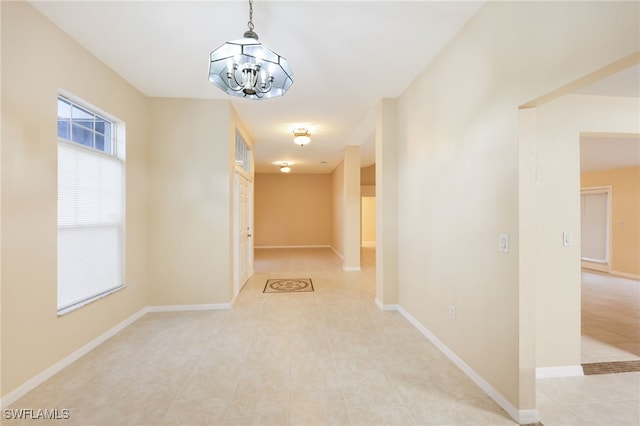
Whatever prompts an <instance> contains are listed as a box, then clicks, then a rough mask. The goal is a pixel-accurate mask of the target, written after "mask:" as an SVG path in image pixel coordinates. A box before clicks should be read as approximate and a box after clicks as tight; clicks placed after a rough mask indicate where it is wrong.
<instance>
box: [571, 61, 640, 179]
mask: <svg viewBox="0 0 640 426" xmlns="http://www.w3.org/2000/svg"><path fill="white" fill-rule="evenodd" d="M575 94H578V95H594V96H619V97H627V98H636V99H638V101H639V102H640V65H635V66H632V67H629V68H627V69H625V70H622V71H620V72H618V73H616V74H613V75H611V76H609V77H606V78H603V79H602V80H599V81H596V82H595V83H593V84H591V85H589V86H587V87H584V88H582V89H580V90H577V91H576V92H575ZM638 119H639V120H640V117H639V118H638ZM635 166H640V135H626V134H617V135H616V134H612V135H586V136H582V137H581V138H580V171H581V172H595V171H599V170H612V169H621V168H624V167H635Z"/></svg>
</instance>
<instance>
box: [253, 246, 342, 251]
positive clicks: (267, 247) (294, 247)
mask: <svg viewBox="0 0 640 426" xmlns="http://www.w3.org/2000/svg"><path fill="white" fill-rule="evenodd" d="M254 248H257V249H292V248H293V249H296V248H331V246H329V245H301V246H255V247H254ZM334 251H335V250H334Z"/></svg>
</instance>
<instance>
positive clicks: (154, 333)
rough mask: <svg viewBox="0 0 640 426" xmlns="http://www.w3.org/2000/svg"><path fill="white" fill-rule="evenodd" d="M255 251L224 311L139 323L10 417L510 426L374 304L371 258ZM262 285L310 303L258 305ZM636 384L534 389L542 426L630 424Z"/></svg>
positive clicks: (266, 299)
mask: <svg viewBox="0 0 640 426" xmlns="http://www.w3.org/2000/svg"><path fill="white" fill-rule="evenodd" d="M362 253H363V262H362V266H363V270H362V272H344V271H343V270H342V267H341V261H340V259H339V258H338V257H337V256H336V255H335V254H334V253H333V252H332V251H331V250H329V249H325V248H318V249H298V250H291V249H277V250H273V249H271V250H264V249H263V250H256V256H255V268H256V273H255V275H254V276H253V277H252V278H251V279H250V280H249V282H248V283H247V284H246V286H245V288H244V289H243V290H242V292H241V293H240V295H239V297H238V299H237V301H236V303H235V305H234V308H233V309H232V310H229V311H194V312H166V313H150V314H147V315H145V316H144V317H142V318H141V319H140V320H138V321H137V322H135V323H134V324H132V325H131V326H129V327H127V328H126V329H125V330H123V331H122V332H120V333H119V334H117V335H116V336H115V337H114V338H112V339H110V340H109V341H107V342H106V343H105V344H103V345H101V346H100V347H98V348H96V349H95V350H94V351H92V352H90V353H89V354H88V355H86V356H85V357H83V358H81V359H80V360H78V361H77V362H75V363H74V364H72V365H71V366H70V367H68V368H67V369H65V370H63V371H62V372H61V373H59V374H58V375H56V376H55V377H53V378H52V379H50V380H49V381H47V382H45V383H44V384H42V385H41V386H39V387H38V388H36V389H35V390H34V391H32V392H31V393H29V394H27V395H26V396H25V397H24V398H22V399H20V400H18V401H17V402H16V403H15V404H13V405H12V407H11V408H33V409H38V408H42V409H44V408H58V409H67V410H69V415H70V418H69V419H68V420H54V421H51V422H50V423H48V422H44V421H32V422H19V421H7V420H4V422H3V424H7V425H12V424H38V425H41V424H56V425H85V426H86V425H120V424H137V425H143V424H147V425H158V424H175V425H207V424H211V425H249V424H263V425H272V426H280V425H349V424H351V425H367V426H370V425H392V424H395V425H412V424H423V425H491V426H500V425H515V424H516V423H515V422H514V421H513V420H511V419H510V418H509V417H508V416H507V414H506V413H505V412H504V411H502V410H501V409H500V408H499V407H498V406H497V405H496V404H495V403H494V402H493V401H492V400H491V399H490V398H489V397H488V396H487V395H486V394H485V393H483V392H482V391H481V390H480V389H479V388H478V387H477V386H476V385H475V384H473V383H472V382H471V381H470V380H469V379H468V378H467V377H466V376H465V375H464V374H463V373H462V372H460V370H458V369H457V367H455V366H454V365H453V364H452V363H451V362H450V361H448V360H447V359H446V358H445V356H444V355H443V354H442V353H441V352H440V351H438V350H437V349H436V348H435V347H434V346H433V345H432V344H431V343H430V342H429V341H427V339H426V338H425V337H424V336H422V334H421V333H420V332H419V331H417V330H416V329H415V328H414V327H413V326H412V325H410V324H409V323H408V322H407V321H406V320H405V319H404V318H403V317H402V316H401V315H400V314H398V313H397V312H382V311H380V310H379V309H378V308H377V306H376V305H375V303H374V302H373V300H374V292H375V289H374V286H375V279H374V277H375V268H374V264H375V251H374V249H371V248H364V249H363V252H362ZM270 278H311V279H312V280H313V285H314V288H315V291H314V292H304V293H289V294H273V293H263V289H264V287H265V282H266V280H267V279H270ZM639 377H640V373H627V374H616V375H600V376H588V377H579V378H569V379H545V380H539V381H538V384H539V389H538V399H539V404H540V409H541V415H542V417H543V423H544V425H546V426H551V425H571V426H573V425H576V426H577V425H584V424H594V425H595V424H598V425H603V424H607V425H610V426H614V425H620V426H621V425H637V424H638V420H639V418H640V415H639V413H638V410H637V407H638V401H639V393H640V392H639V389H638V388H639V387H640V386H639V382H638V380H639Z"/></svg>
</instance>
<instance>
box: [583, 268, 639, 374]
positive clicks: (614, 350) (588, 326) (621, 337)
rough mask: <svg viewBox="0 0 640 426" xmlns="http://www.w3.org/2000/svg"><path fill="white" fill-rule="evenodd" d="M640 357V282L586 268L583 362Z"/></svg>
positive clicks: (584, 271) (584, 282) (584, 278)
mask: <svg viewBox="0 0 640 426" xmlns="http://www.w3.org/2000/svg"><path fill="white" fill-rule="evenodd" d="M634 360H640V282H639V281H637V280H631V279H628V278H621V277H615V276H612V275H608V274H604V273H600V272H595V271H588V270H583V271H582V363H591V362H606V361H634Z"/></svg>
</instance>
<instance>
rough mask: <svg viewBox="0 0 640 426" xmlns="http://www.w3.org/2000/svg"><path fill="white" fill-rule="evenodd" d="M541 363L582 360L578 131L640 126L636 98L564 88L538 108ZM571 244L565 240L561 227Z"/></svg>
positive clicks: (628, 129)
mask: <svg viewBox="0 0 640 426" xmlns="http://www.w3.org/2000/svg"><path fill="white" fill-rule="evenodd" d="M536 110H537V111H536V113H537V117H536V126H537V130H536V159H535V161H536V169H535V170H536V182H535V189H534V190H535V199H536V205H537V208H536V212H535V224H533V225H532V226H533V227H534V229H535V234H536V238H535V244H536V246H537V251H536V252H535V254H534V256H535V259H536V262H537V266H538V267H537V268H536V271H535V279H536V295H537V306H538V307H537V318H536V322H537V325H536V327H537V339H536V353H537V355H536V358H537V366H538V367H552V366H565V365H579V364H580V361H581V359H580V133H581V132H590V133H609V132H619V133H638V131H640V123H639V122H638V117H639V116H640V105H639V104H638V101H637V99H633V98H613V97H605V96H576V95H571V96H563V97H561V98H559V99H557V100H555V101H552V102H549V103H547V104H545V105H543V106H541V107H539V108H536ZM565 230H566V231H571V232H572V233H573V241H574V243H573V245H572V246H569V247H566V246H563V245H562V232H563V231H565Z"/></svg>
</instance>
